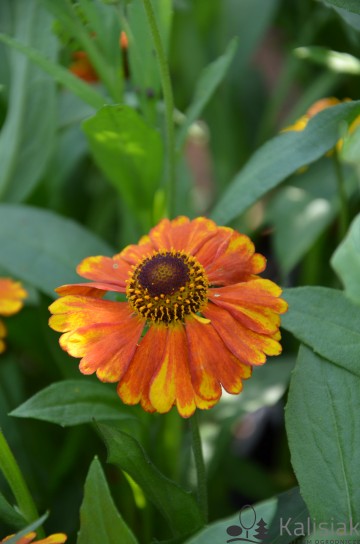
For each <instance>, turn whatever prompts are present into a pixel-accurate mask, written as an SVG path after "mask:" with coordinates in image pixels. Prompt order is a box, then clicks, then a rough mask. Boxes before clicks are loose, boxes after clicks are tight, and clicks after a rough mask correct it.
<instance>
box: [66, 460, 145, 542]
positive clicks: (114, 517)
mask: <svg viewBox="0 0 360 544" xmlns="http://www.w3.org/2000/svg"><path fill="white" fill-rule="evenodd" d="M100 542H101V544H119V542H121V544H136V542H137V540H136V538H135V537H134V535H133V533H132V532H131V530H130V529H129V527H128V526H127V525H126V523H125V521H124V520H123V518H122V517H121V516H120V514H119V512H118V511H117V509H116V506H115V504H114V501H113V499H112V497H111V494H110V490H109V487H108V484H107V482H106V478H105V475H104V472H103V470H102V468H101V464H100V462H99V461H98V459H97V458H95V459H94V460H93V462H92V463H91V466H90V469H89V473H88V475H87V478H86V482H85V490H84V499H83V502H82V505H81V509H80V531H79V534H78V539H77V544H99V543H100Z"/></svg>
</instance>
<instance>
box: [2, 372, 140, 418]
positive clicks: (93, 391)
mask: <svg viewBox="0 0 360 544" xmlns="http://www.w3.org/2000/svg"><path fill="white" fill-rule="evenodd" d="M10 415H12V416H15V417H23V418H34V419H40V420H42V421H49V422H50V423H56V424H57V425H61V426H62V427H71V426H73V425H79V424H81V423H93V422H94V421H95V420H96V421H110V420H114V421H115V420H117V421H119V420H124V419H135V417H136V416H135V415H134V413H132V411H131V408H128V407H126V406H124V405H123V404H122V402H121V401H120V399H119V397H118V396H117V394H116V391H114V389H112V388H110V387H108V386H106V385H104V384H102V383H97V382H92V381H90V380H64V381H62V382H57V383H53V384H51V385H49V386H48V387H46V388H45V389H42V390H41V391H39V393H36V395H34V396H33V397H31V398H30V399H29V400H27V401H26V402H24V403H23V404H21V406H18V407H17V408H16V409H15V410H13V411H12V412H11V414H10Z"/></svg>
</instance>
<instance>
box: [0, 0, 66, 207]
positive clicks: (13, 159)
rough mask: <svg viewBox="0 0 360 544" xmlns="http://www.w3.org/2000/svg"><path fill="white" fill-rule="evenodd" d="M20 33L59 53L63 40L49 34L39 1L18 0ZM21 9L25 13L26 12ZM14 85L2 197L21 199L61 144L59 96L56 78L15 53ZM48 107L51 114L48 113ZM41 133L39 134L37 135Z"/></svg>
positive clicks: (1, 142)
mask: <svg viewBox="0 0 360 544" xmlns="http://www.w3.org/2000/svg"><path fill="white" fill-rule="evenodd" d="M11 7H12V10H13V13H14V15H15V17H16V23H15V29H14V35H15V36H16V37H17V38H20V37H21V40H22V41H23V43H24V44H25V45H24V49H27V48H28V47H29V46H32V47H39V49H40V51H46V53H47V55H48V56H49V57H50V58H52V59H53V58H54V57H55V55H56V49H57V45H56V42H55V40H54V38H53V36H51V35H49V25H50V22H51V19H50V17H49V14H48V13H47V12H46V11H44V10H43V9H41V7H40V4H39V2H37V1H35V2H33V3H29V2H21V1H18V0H16V1H15V2H13V5H12V6H11ZM20 14H21V16H20ZM8 61H9V70H10V74H9V76H10V78H11V88H10V91H9V95H8V103H9V105H8V111H7V115H6V120H5V123H4V126H3V127H2V130H1V134H0V164H1V169H0V198H1V199H6V200H8V201H15V202H21V201H22V200H24V199H25V198H26V197H27V196H28V195H29V194H30V193H31V191H32V190H33V189H34V187H35V186H36V184H37V183H39V181H40V179H41V176H42V175H43V174H44V170H45V167H46V165H47V162H48V160H49V157H50V155H51V153H52V151H53V146H54V144H55V122H56V96H55V84H54V81H53V80H52V79H51V78H49V77H48V76H46V75H45V74H44V73H43V72H42V71H41V70H39V69H34V66H33V64H32V63H31V62H30V60H29V59H27V58H25V57H24V56H23V55H21V54H19V53H17V52H16V51H14V50H10V52H9V59H8ZM44 109H45V110H47V112H48V114H47V116H43V115H42V112H43V111H44ZM34 133H36V135H37V136H36V138H33V134H34Z"/></svg>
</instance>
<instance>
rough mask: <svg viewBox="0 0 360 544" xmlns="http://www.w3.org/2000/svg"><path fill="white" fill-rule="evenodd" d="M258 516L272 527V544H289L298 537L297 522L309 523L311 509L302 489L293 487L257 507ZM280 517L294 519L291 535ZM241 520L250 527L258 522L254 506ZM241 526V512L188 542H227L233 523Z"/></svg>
mask: <svg viewBox="0 0 360 544" xmlns="http://www.w3.org/2000/svg"><path fill="white" fill-rule="evenodd" d="M255 513H256V519H257V520H260V519H261V518H263V519H264V520H266V523H267V525H268V526H269V533H268V534H267V539H269V541H271V543H272V544H289V543H290V542H292V541H293V540H294V534H293V531H294V530H295V529H296V527H297V526H296V524H297V523H304V524H306V523H307V517H308V515H309V514H308V511H307V508H306V506H305V503H304V501H303V500H302V498H301V495H300V493H299V490H298V489H292V490H290V491H287V492H286V493H283V494H281V495H279V496H278V497H274V498H272V499H270V500H268V501H264V502H262V503H260V504H258V505H256V507H255ZM280 517H282V518H283V519H284V520H288V519H290V520H291V521H290V523H289V524H288V530H289V532H290V533H291V534H290V535H289V534H288V533H287V532H286V531H284V533H285V534H284V535H282V536H281V535H279V521H280V519H279V518H280ZM241 522H242V524H243V526H244V527H246V526H247V527H250V526H251V525H252V524H253V523H254V511H253V510H252V509H251V508H248V509H247V508H246V507H244V510H241ZM238 525H239V514H237V515H236V516H232V517H231V518H227V519H226V520H221V521H218V522H216V523H213V524H212V525H210V526H209V527H206V528H205V529H203V530H202V531H201V532H200V533H198V534H196V535H195V536H194V537H193V538H191V539H190V540H187V541H186V544H207V543H208V542H216V543H217V542H219V543H220V542H223V541H225V539H226V538H228V539H229V535H228V534H227V532H226V530H227V529H228V528H229V527H231V526H238Z"/></svg>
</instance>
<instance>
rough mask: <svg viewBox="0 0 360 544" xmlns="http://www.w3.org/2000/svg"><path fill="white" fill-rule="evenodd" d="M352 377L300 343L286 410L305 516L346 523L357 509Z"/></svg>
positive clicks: (359, 436) (359, 438) (357, 437)
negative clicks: (306, 508) (307, 513)
mask: <svg viewBox="0 0 360 544" xmlns="http://www.w3.org/2000/svg"><path fill="white" fill-rule="evenodd" d="M344 340H345V339H344ZM345 342H346V340H345ZM358 380H359V378H358V376H354V374H353V373H352V372H347V371H346V370H344V369H343V368H340V367H338V366H336V365H333V364H331V363H329V362H328V361H326V360H325V359H323V358H322V357H320V356H318V355H316V354H315V353H313V352H312V351H311V349H309V348H307V347H304V346H303V347H301V348H300V351H299V358H298V362H297V366H296V369H295V371H294V374H293V377H292V380H291V386H290V391H289V398H288V404H287V408H286V428H287V434H288V437H289V446H290V448H291V455H292V463H293V466H294V469H295V472H296V474H297V477H298V479H299V482H300V489H301V493H302V496H303V498H304V500H305V502H306V504H307V507H308V509H309V513H310V516H311V517H312V518H314V519H316V520H334V523H335V524H336V523H337V522H339V523H346V524H347V526H348V523H349V520H351V519H353V520H355V519H356V516H357V513H358V512H359V508H360V492H359V488H358V486H357V485H356V479H354V476H355V475H356V474H357V458H356V456H355V455H354V451H356V450H357V449H358V447H359V443H360V432H359V427H358V425H357V422H356V413H357V409H358V408H359V402H360V400H359V394H358V391H359V381H358ZM334 467H337V470H335V471H334ZM334 497H336V508H334Z"/></svg>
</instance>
